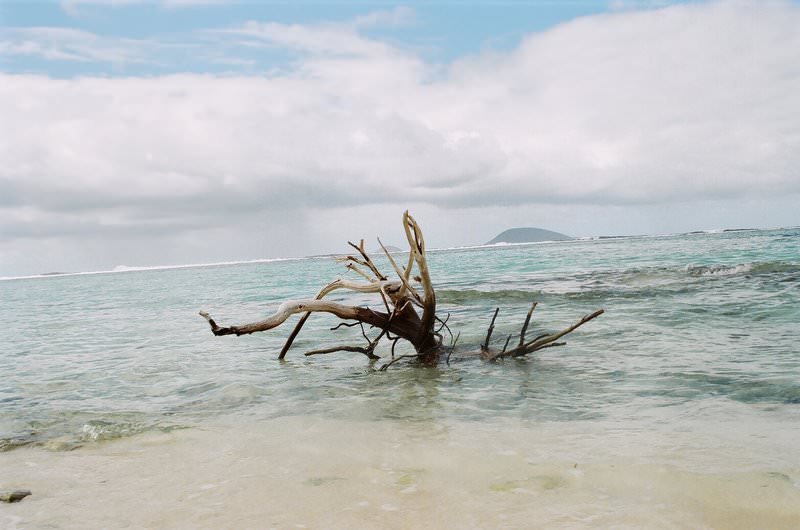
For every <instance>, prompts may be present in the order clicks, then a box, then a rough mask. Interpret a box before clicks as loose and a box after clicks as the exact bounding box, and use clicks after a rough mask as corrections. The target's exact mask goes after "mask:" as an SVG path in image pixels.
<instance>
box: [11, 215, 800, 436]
mask: <svg viewBox="0 0 800 530" xmlns="http://www.w3.org/2000/svg"><path fill="white" fill-rule="evenodd" d="M429 262H430V267H431V275H432V278H433V282H434V285H435V288H436V289H437V293H438V303H439V312H440V314H442V315H444V314H446V313H450V315H451V316H450V319H449V321H448V324H449V325H450V327H451V328H452V329H453V331H454V332H456V331H459V332H461V338H460V339H459V344H461V345H462V346H463V347H465V348H466V347H468V346H470V345H473V346H475V345H477V344H479V343H480V342H481V340H482V338H483V335H484V334H485V330H486V327H487V325H488V321H489V319H490V317H491V314H492V311H493V310H494V308H495V307H500V308H501V310H500V316H499V318H498V324H497V328H496V331H495V334H494V337H495V340H496V341H497V342H498V343H499V344H501V345H502V342H504V340H505V337H506V336H507V335H508V334H512V333H516V332H518V330H519V327H520V325H521V323H522V321H523V319H524V316H525V313H526V311H527V309H528V306H529V304H530V302H531V301H538V302H539V306H538V308H537V310H536V312H535V313H534V321H533V324H532V327H531V330H530V331H529V334H530V335H531V336H532V334H534V333H537V334H538V333H539V332H543V331H554V330H557V329H560V328H562V327H565V326H566V325H568V324H570V323H572V322H573V321H575V320H577V319H578V318H580V317H581V316H582V315H584V314H586V313H589V312H591V311H593V310H595V309H598V308H604V309H605V310H606V314H604V315H603V316H601V317H600V318H598V319H596V320H594V321H592V322H591V323H589V324H587V325H586V326H584V327H582V328H580V329H579V330H577V331H576V332H574V333H573V334H571V335H569V336H568V337H567V343H568V344H567V345H566V346H564V347H561V348H551V349H546V350H542V351H541V352H537V353H535V354H533V355H532V356H531V358H528V359H522V360H513V361H506V362H503V363H498V364H484V363H481V362H480V361H477V360H474V359H460V358H458V359H457V358H456V356H454V360H453V362H452V363H451V365H450V366H449V367H448V366H443V367H440V368H437V369H420V368H415V367H413V366H410V365H408V364H403V363H402V362H400V363H397V364H395V365H393V366H392V367H391V368H389V370H388V371H386V372H378V371H376V370H375V368H377V367H378V366H379V365H380V361H379V362H378V363H377V364H370V362H369V361H368V360H367V359H366V357H364V356H363V355H360V354H357V353H344V352H342V353H335V354H331V355H326V356H315V357H310V358H306V357H304V356H303V355H302V353H303V351H305V350H309V349H313V348H318V347H322V346H329V345H334V344H339V343H343V342H355V343H357V342H358V331H357V329H339V330H337V331H334V332H332V331H330V330H329V328H331V327H332V326H334V325H336V323H337V322H336V321H335V320H334V319H333V318H331V317H328V316H325V315H315V316H313V317H312V318H311V320H310V321H309V323H308V324H307V325H306V327H305V329H304V331H303V333H302V334H301V335H300V338H299V339H298V340H297V341H296V343H295V346H294V347H293V349H292V350H291V351H290V352H289V354H288V356H287V360H286V361H285V362H279V361H277V359H276V358H277V353H278V351H279V350H280V347H281V346H282V344H283V341H284V340H285V338H286V336H287V334H288V333H289V331H290V330H291V326H292V322H293V321H292V322H288V323H286V324H284V326H282V327H280V328H278V329H276V330H273V331H270V332H266V333H260V334H256V335H253V336H247V337H238V338H237V337H213V336H212V335H211V333H210V332H209V330H208V327H207V325H206V323H205V321H203V320H202V319H201V318H200V317H199V316H198V315H197V312H198V310H200V309H205V310H208V311H209V312H210V313H211V314H212V315H213V316H214V317H215V318H217V319H218V321H219V322H220V323H223V324H225V323H243V322H248V321H252V320H256V319H259V318H261V317H262V316H264V315H266V314H268V313H270V312H271V311H272V310H273V309H274V308H275V306H276V305H277V304H278V303H280V302H281V301H283V300H285V299H291V298H304V297H313V295H314V294H315V293H316V291H317V289H318V288H319V287H321V286H322V285H324V284H325V283H327V282H328V281H330V280H331V279H333V278H335V277H337V276H339V275H340V273H341V272H342V268H341V266H340V265H338V264H336V263H334V262H333V260H331V259H330V258H309V259H299V260H286V261H274V262H264V263H247V264H238V265H225V266H204V267H195V268H176V269H157V270H145V271H133V272H118V273H109V274H89V275H71V276H56V277H46V278H31V279H11V280H4V281H0V300H1V301H2V303H0V321H2V323H3V324H2V326H0V374H1V377H0V378H1V379H2V381H3V384H2V385H0V450H11V449H14V448H17V447H20V446H26V445H28V446H31V445H32V446H44V447H48V448H55V449H74V448H76V447H79V446H91V445H93V444H96V443H98V442H100V441H103V440H106V439H112V438H120V437H127V436H129V435H134V434H139V433H142V432H147V431H155V432H160V431H172V430H174V429H185V428H188V429H191V428H198V427H201V428H202V427H203V426H204V425H205V424H206V423H208V422H213V421H217V420H219V419H220V418H225V419H227V420H229V421H236V422H240V423H257V422H259V421H267V420H272V419H276V418H282V417H293V416H318V417H325V418H327V419H333V420H342V421H357V422H359V421H367V422H373V421H379V422H383V421H389V422H391V421H402V422H430V423H433V424H448V423H451V422H458V423H459V424H463V423H469V422H482V421H487V420H489V419H491V420H493V421H494V420H498V419H500V420H503V421H512V422H514V421H518V422H523V423H527V424H537V423H545V422H563V423H565V424H572V423H575V424H579V423H580V422H586V421H596V422H605V423H609V424H613V425H615V426H616V427H617V428H619V429H623V430H625V432H631V433H635V432H641V431H646V430H649V429H652V428H654V425H656V424H661V423H663V422H668V423H671V424H672V425H675V426H676V428H677V429H681V428H690V427H689V425H690V422H691V420H692V419H696V418H697V417H699V416H700V415H702V413H703V411H707V410H709V408H712V409H714V410H719V411H720V412H719V413H718V414H721V416H720V415H717V416H715V419H716V420H718V421H720V422H722V423H736V422H738V421H753V419H754V418H756V419H758V418H761V419H763V420H764V421H765V422H769V421H771V420H770V418H775V419H774V421H775V428H776V429H780V421H783V420H781V419H780V418H785V416H784V414H789V415H790V417H796V414H797V410H798V409H800V345H799V344H800V343H799V339H800V324H799V323H800V230H798V229H783V230H765V231H738V232H721V233H698V234H684V235H677V236H663V237H629V238H611V239H598V240H586V241H573V242H559V243H548V244H532V245H519V246H505V247H493V248H475V249H460V250H458V249H456V250H442V251H434V252H431V253H430V254H429ZM382 266H383V267H384V268H385V269H386V270H387V271H388V267H386V265H385V263H383V264H382ZM353 279H357V278H353ZM332 298H333V299H339V300H344V301H349V302H352V303H359V304H360V303H367V302H370V301H371V300H370V299H369V298H364V297H362V296H360V295H359V296H356V297H353V296H348V295H338V296H332ZM512 340H513V339H512ZM377 353H378V354H379V355H381V356H382V357H386V356H387V355H388V351H387V350H386V349H384V350H382V351H378V352H377ZM682 426H683V427H682ZM795 429H796V428H795Z"/></svg>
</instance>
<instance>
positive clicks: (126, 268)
mask: <svg viewBox="0 0 800 530" xmlns="http://www.w3.org/2000/svg"><path fill="white" fill-rule="evenodd" d="M307 259H311V258H307V257H302V258H259V259H251V260H243V261H216V262H213V263H187V264H181V265H152V266H141V267H140V266H128V265H117V266H116V267H114V268H113V269H111V270H102V271H83V272H46V273H44V274H31V275H28V276H0V281H5V280H31V279H44V278H63V277H64V276H92V275H96V274H119V273H123V272H143V271H163V270H173V269H198V268H203V267H225V266H229V265H247V264H250V263H273V262H277V261H301V260H307Z"/></svg>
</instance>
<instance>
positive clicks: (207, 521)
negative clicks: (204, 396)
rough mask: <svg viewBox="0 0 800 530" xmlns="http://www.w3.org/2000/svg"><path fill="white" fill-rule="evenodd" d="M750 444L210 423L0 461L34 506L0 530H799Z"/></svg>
mask: <svg viewBox="0 0 800 530" xmlns="http://www.w3.org/2000/svg"><path fill="white" fill-rule="evenodd" d="M751 434H753V436H742V433H741V432H739V433H737V432H730V433H729V434H728V435H721V436H719V437H716V436H709V433H704V432H688V433H687V432H684V433H668V432H662V433H658V432H656V433H630V432H624V431H619V430H615V429H614V428H613V426H611V425H607V424H599V423H593V422H573V423H540V424H532V423H529V424H521V423H519V422H512V421H508V422H506V421H498V422H492V423H485V422H481V423H479V422H474V423H469V422H460V423H450V424H442V423H436V422H424V421H423V422H402V421H380V422H354V421H341V420H330V419H322V418H312V417H294V418H280V419H275V420H268V421H260V422H257V423H256V424H252V423H246V422H241V421H230V422H228V423H222V422H220V423H216V424H210V425H208V426H206V427H204V428H195V429H185V430H178V431H173V432H171V433H160V432H159V433H146V434H141V435H137V436H133V437H130V438H124V439H120V440H116V441H110V442H103V443H96V444H91V445H87V446H84V447H82V448H79V449H76V450H73V451H57V450H48V449H46V448H25V449H18V450H15V451H10V452H7V453H2V454H0V469H1V470H2V473H1V475H2V476H0V480H1V481H2V482H1V483H0V487H2V488H3V489H9V488H27V489H31V490H32V491H33V495H32V496H31V497H28V498H27V499H25V500H24V501H22V502H20V503H18V504H12V505H0V528H4V529H9V530H11V529H38V528H42V529H44V528H76V529H77V528H81V529H94V528H181V529H182V528H185V529H197V528H215V529H216V528H231V529H234V528H236V529H240V528H323V529H330V528H341V529H353V528H459V529H463V528H570V529H573V528H610V527H614V528H631V529H634V528H637V529H638V528H698V529H700V528H720V529H739V528H740V529H751V528H770V529H783V528H785V529H796V528H798V527H800V465H797V464H795V466H794V467H791V466H792V464H791V461H792V455H791V450H792V449H791V447H792V442H791V440H790V439H788V438H786V439H783V440H781V439H778V440H776V439H775V438H774V437H769V436H763V437H759V436H758V435H757V434H756V433H751ZM758 440H761V442H759V441H758ZM753 443H755V444H756V445H755V446H754V445H753ZM759 443H761V444H763V445H762V446H758V444H759ZM795 462H797V461H795Z"/></svg>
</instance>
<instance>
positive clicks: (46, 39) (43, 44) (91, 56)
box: [0, 27, 158, 65]
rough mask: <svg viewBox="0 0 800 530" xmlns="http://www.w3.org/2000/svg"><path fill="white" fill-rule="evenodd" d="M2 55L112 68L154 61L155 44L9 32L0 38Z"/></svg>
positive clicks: (31, 30)
mask: <svg viewBox="0 0 800 530" xmlns="http://www.w3.org/2000/svg"><path fill="white" fill-rule="evenodd" d="M0 38H2V40H0V55H29V56H37V57H41V58H43V59H47V60H56V61H82V62H100V63H108V64H112V65H120V64H126V63H142V62H151V61H153V58H152V55H153V51H154V49H156V48H157V47H158V46H157V45H156V44H155V43H152V42H148V41H144V40H137V39H119V38H109V37H101V36H98V35H95V34H94V33H90V32H88V31H82V30H77V29H70V28H59V27H25V28H6V29H4V30H3V31H2V34H1V36H0Z"/></svg>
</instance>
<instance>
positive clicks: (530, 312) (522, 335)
mask: <svg viewBox="0 0 800 530" xmlns="http://www.w3.org/2000/svg"><path fill="white" fill-rule="evenodd" d="M537 303H538V302H533V303H532V304H531V308H530V309H528V316H526V317H525V323H524V324H523V325H522V331H521V332H520V334H519V345H520V346H522V345H523V344H525V332H527V331H528V324H530V322H531V315H533V310H534V309H536V305H537Z"/></svg>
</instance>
